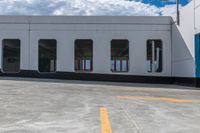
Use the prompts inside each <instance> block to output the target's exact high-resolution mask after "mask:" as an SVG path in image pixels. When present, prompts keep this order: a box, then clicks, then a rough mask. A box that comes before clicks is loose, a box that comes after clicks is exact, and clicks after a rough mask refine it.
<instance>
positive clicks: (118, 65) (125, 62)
mask: <svg viewBox="0 0 200 133" xmlns="http://www.w3.org/2000/svg"><path fill="white" fill-rule="evenodd" d="M128 69H129V41H128V40H112V41H111V71H112V72H128Z"/></svg>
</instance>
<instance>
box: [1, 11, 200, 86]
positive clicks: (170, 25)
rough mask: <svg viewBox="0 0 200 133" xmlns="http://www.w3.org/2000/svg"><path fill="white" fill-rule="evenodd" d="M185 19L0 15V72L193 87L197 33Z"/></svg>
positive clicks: (17, 74) (4, 74)
mask: <svg viewBox="0 0 200 133" xmlns="http://www.w3.org/2000/svg"><path fill="white" fill-rule="evenodd" d="M182 10H183V12H184V10H187V9H182ZM187 13H188V12H187ZM197 14H198V11H197ZM184 17H185V16H184V15H183V16H181V19H184ZM187 21H188V20H185V21H184V22H183V20H182V21H181V25H180V26H177V25H176V24H175V23H174V20H173V19H172V17H162V16H159V17H153V16H123V17H122V16H112V17H111V16H109V17H106V16H98V17H97V16H87V17H86V16H84V17H83V16H71V17H70V16H0V42H1V49H0V55H1V58H0V69H1V72H0V75H1V76H20V77H41V78H59V79H80V80H98V81H123V82H139V83H141V82H142V83H143V82H145V83H188V84H192V85H198V82H197V81H198V80H197V79H198V78H197V76H196V74H198V73H197V71H196V67H195V66H196V65H195V64H196V62H197V63H198V61H197V60H196V59H197V57H196V56H195V52H194V51H195V47H198V46H196V43H199V39H196V43H195V38H194V36H195V35H196V36H198V37H199V34H198V33H199V32H198V29H194V27H193V28H192V29H191V27H190V26H189V27H187V26H186V27H187V28H188V29H189V32H190V33H189V32H188V30H187V29H185V28H184V25H186V24H185V23H186V22H187ZM189 21H193V20H192V19H191V20H189ZM196 21H197V22H196ZM196 21H195V22H196V23H199V22H198V21H199V20H196ZM182 22H183V23H182ZM197 27H199V26H197ZM184 30H185V31H186V32H187V33H185V31H184ZM188 34H192V35H189V36H188ZM191 36H192V37H191ZM196 38H197V37H196ZM192 41H193V42H192ZM191 42H192V43H191ZM199 64H200V63H199ZM199 66H200V65H199ZM198 70H199V69H198ZM199 75H200V73H199ZM199 77H200V76H199Z"/></svg>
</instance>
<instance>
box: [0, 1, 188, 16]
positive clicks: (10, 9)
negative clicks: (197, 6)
mask: <svg viewBox="0 0 200 133" xmlns="http://www.w3.org/2000/svg"><path fill="white" fill-rule="evenodd" d="M164 1H165V2H164ZM181 1H182V3H181V4H182V5H183V6H184V5H185V4H186V3H187V0H181ZM173 13H175V1H174V0H0V15H108V16H109V15H120V16H121V15H126V16H130V15H153V16H158V15H165V16H166V15H170V14H173Z"/></svg>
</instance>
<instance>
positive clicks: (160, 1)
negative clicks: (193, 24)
mask: <svg viewBox="0 0 200 133" xmlns="http://www.w3.org/2000/svg"><path fill="white" fill-rule="evenodd" d="M130 1H132V0H130ZM140 1H141V2H143V3H146V4H152V5H156V6H157V7H163V6H165V5H172V4H175V2H176V0H140ZM180 3H181V5H182V6H184V5H186V4H187V3H188V0H180Z"/></svg>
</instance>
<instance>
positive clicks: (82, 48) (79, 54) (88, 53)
mask: <svg viewBox="0 0 200 133" xmlns="http://www.w3.org/2000/svg"><path fill="white" fill-rule="evenodd" d="M92 62H93V41H92V40H89V39H85V40H76V41H75V71H85V72H90V71H92V69H93V63H92Z"/></svg>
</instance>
